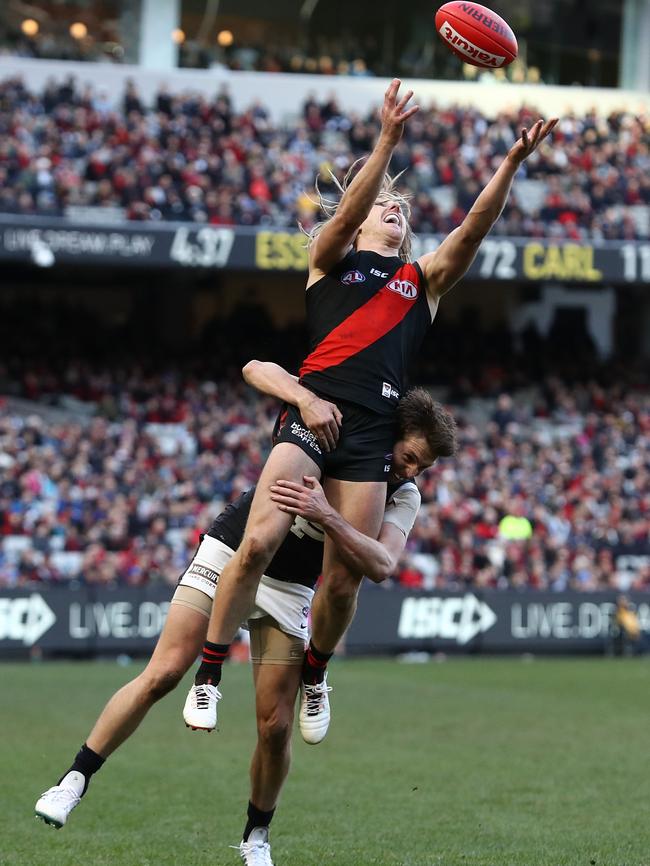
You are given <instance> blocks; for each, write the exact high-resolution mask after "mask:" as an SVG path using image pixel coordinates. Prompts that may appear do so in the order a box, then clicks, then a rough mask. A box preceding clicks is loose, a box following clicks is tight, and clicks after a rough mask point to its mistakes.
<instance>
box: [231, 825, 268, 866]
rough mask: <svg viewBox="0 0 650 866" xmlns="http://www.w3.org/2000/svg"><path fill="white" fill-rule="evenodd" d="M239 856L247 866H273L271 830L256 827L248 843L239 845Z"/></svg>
mask: <svg viewBox="0 0 650 866" xmlns="http://www.w3.org/2000/svg"><path fill="white" fill-rule="evenodd" d="M239 856H240V857H241V859H242V860H243V861H244V863H245V864H246V866H273V860H271V846H270V845H269V828H268V827H255V828H254V829H253V830H251V832H250V834H249V836H248V841H247V842H241V843H240V845H239Z"/></svg>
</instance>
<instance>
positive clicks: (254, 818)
mask: <svg viewBox="0 0 650 866" xmlns="http://www.w3.org/2000/svg"><path fill="white" fill-rule="evenodd" d="M274 812H275V809H271V811H270V812H262V810H261V809H258V808H257V806H255V805H254V804H253V803H251V802H250V801H249V803H248V813H247V814H248V821H247V822H246V826H245V827H244V835H243V837H242V838H243V840H244V842H248V837H249V836H250V834H251V831H252V830H254V829H255V828H256V827H268V826H269V824H270V823H271V818H272V817H273V813H274Z"/></svg>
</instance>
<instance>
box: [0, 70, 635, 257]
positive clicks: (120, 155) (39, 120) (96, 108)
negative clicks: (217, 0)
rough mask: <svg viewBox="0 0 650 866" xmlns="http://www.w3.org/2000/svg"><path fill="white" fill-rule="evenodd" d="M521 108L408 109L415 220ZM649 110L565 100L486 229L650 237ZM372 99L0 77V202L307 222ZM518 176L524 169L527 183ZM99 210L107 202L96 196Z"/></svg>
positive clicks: (362, 150)
mask: <svg viewBox="0 0 650 866" xmlns="http://www.w3.org/2000/svg"><path fill="white" fill-rule="evenodd" d="M534 119H535V113H534V111H533V110H532V109H531V108H528V107H523V108H520V109H518V110H512V111H504V112H503V113H501V114H500V115H499V116H498V117H495V118H492V117H486V116H484V115H483V114H482V113H481V112H480V111H479V110H478V109H476V108H461V107H458V106H456V107H453V106H450V107H445V108H437V107H436V106H428V107H427V108H426V110H423V111H422V112H421V113H420V114H419V115H418V116H416V117H415V118H413V120H412V121H411V122H410V123H409V124H408V127H407V129H406V131H405V135H404V138H403V141H402V142H401V143H400V144H399V145H398V147H397V148H396V151H395V156H394V160H393V163H392V169H393V170H394V171H395V172H398V171H402V170H405V169H406V170H407V171H406V172H405V174H404V177H403V184H404V187H405V188H406V189H407V190H408V191H409V192H410V193H411V194H412V210H413V214H412V220H411V221H412V225H413V227H414V229H415V230H416V231H418V232H424V233H430V232H432V233H447V232H449V231H450V230H451V229H452V228H454V227H455V226H457V225H458V224H459V223H460V222H461V221H462V219H463V218H464V216H465V214H466V213H467V212H468V210H469V208H470V207H471V206H472V203H473V202H474V200H475V198H476V196H477V194H478V193H479V191H480V189H481V188H482V187H483V186H484V185H485V183H486V182H487V180H488V179H489V178H490V177H491V175H492V173H493V171H494V169H495V166H496V164H497V163H498V161H499V160H500V159H501V158H502V157H503V156H504V155H505V154H506V153H507V151H508V149H509V148H510V146H511V145H512V144H513V142H514V141H515V140H516V138H517V137H518V136H519V134H520V129H521V127H522V126H524V125H527V124H530V123H531V122H532V121H533V120H534ZM649 123H650V119H649V118H648V117H646V116H642V115H634V114H631V113H627V112H624V111H621V112H615V113H612V114H611V115H610V116H609V117H607V118H604V117H600V116H599V115H597V114H596V112H592V113H588V114H586V115H585V116H581V117H577V116H573V115H568V116H565V117H563V118H562V120H561V122H560V124H559V125H558V127H557V129H556V131H555V133H554V136H553V141H552V143H549V144H547V145H545V146H544V147H542V148H541V149H540V151H539V152H538V153H536V154H534V155H533V156H532V157H531V159H530V160H529V161H528V162H527V163H526V165H525V167H524V168H522V173H521V178H520V180H521V181H522V182H519V183H517V184H516V186H515V190H514V193H513V195H512V197H511V200H510V203H509V204H508V206H507V208H506V210H505V212H504V215H503V216H502V218H501V219H500V221H499V223H498V224H497V226H496V229H495V232H496V233H501V234H507V235H510V236H532V237H558V238H570V239H575V240H579V239H582V238H589V239H590V240H594V239H595V240H598V239H621V238H623V239H639V238H643V237H647V236H648V206H649V205H650V171H649V170H648V169H649V168H650V140H649V134H648V129H649ZM378 129H379V126H378V119H377V114H376V111H375V110H374V109H373V110H370V111H369V112H368V114H367V115H365V116H361V115H357V114H346V113H345V112H344V111H343V110H342V109H341V108H340V107H339V105H338V104H337V101H336V99H335V98H334V97H332V98H330V99H329V100H327V101H326V102H324V103H321V102H319V101H317V100H316V99H315V98H312V97H308V98H307V99H306V101H305V103H304V105H303V106H302V108H301V111H300V112H299V113H298V114H297V116H295V117H294V118H292V119H290V120H288V121H287V122H286V123H283V124H280V125H275V124H274V123H273V122H272V120H271V118H270V115H269V113H268V111H267V109H266V108H265V106H264V104H263V103H262V102H256V103H255V104H253V105H251V106H249V107H248V108H247V109H246V110H245V111H242V112H241V113H238V112H236V111H235V110H234V108H233V105H232V100H231V98H230V96H229V94H228V92H227V91H225V90H221V91H220V92H218V93H217V94H216V95H215V96H214V98H212V99H207V98H205V97H203V96H201V95H199V94H196V93H176V94H174V93H171V92H169V91H168V90H165V89H161V90H160V91H159V92H158V94H157V96H156V98H155V100H154V104H153V105H146V104H145V103H144V102H143V100H142V98H141V97H140V94H139V92H138V88H137V84H136V83H135V82H133V81H131V82H130V83H129V84H128V86H127V88H126V90H125V92H124V93H123V94H121V95H117V94H112V93H109V92H108V91H107V90H97V91H94V90H93V89H92V88H90V87H87V86H84V87H81V86H80V85H79V84H78V82H76V81H75V80H74V78H68V79H66V80H65V81H63V82H56V81H54V80H52V81H50V82H49V83H48V84H47V86H46V87H45V88H44V90H43V91H42V92H41V93H35V92H31V91H30V90H28V89H27V87H26V86H25V84H24V83H23V82H22V81H21V80H20V79H19V78H11V79H6V80H4V81H2V82H0V212H4V213H11V214H20V215H30V214H45V215H47V214H49V215H56V216H60V215H66V214H67V213H69V209H70V208H71V207H73V206H83V207H88V206H90V207H96V208H104V209H113V210H117V211H119V213H120V214H121V215H124V216H125V217H126V218H128V219H130V220H182V221H193V222H199V223H211V224H215V225H240V224H241V225H258V224H264V225H280V226H282V225H285V226H286V225H289V226H295V225H296V223H297V222H300V223H301V224H302V225H303V226H304V227H305V228H309V227H310V226H311V225H313V223H314V222H315V221H316V220H317V219H318V218H319V208H318V205H317V203H316V201H315V197H314V194H313V192H314V187H313V183H314V178H315V177H316V176H317V175H318V174H320V177H321V183H320V185H321V189H322V191H323V193H324V194H328V193H332V192H335V191H336V190H335V187H334V186H333V184H332V183H331V182H330V178H329V172H330V171H332V172H333V173H334V174H335V175H336V176H337V177H339V178H340V177H342V176H343V175H344V174H345V172H346V171H347V169H348V168H349V166H350V165H351V164H352V163H353V162H354V160H355V159H357V158H358V157H360V156H363V155H365V154H366V153H367V152H368V151H369V149H370V148H371V146H372V143H373V141H374V139H375V137H376V135H377V133H378ZM523 181H526V183H523ZM106 212H108V211H106Z"/></svg>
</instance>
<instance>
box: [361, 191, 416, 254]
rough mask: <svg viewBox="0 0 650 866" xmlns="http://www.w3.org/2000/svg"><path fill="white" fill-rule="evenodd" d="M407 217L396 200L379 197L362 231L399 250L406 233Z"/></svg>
mask: <svg viewBox="0 0 650 866" xmlns="http://www.w3.org/2000/svg"><path fill="white" fill-rule="evenodd" d="M406 228H407V226H406V217H405V216H404V214H403V213H402V209H401V207H400V206H399V204H398V203H397V202H396V201H391V200H390V199H382V198H378V199H377V201H376V202H375V204H374V205H373V206H372V207H371V208H370V213H369V214H368V216H367V217H366V219H365V221H364V222H363V223H362V225H361V231H362V232H363V233H364V234H365V235H366V236H368V237H372V238H376V239H377V240H378V241H379V242H380V243H382V244H385V245H386V246H392V247H395V248H396V249H398V250H399V248H400V247H401V246H402V241H403V240H404V236H405V234H406Z"/></svg>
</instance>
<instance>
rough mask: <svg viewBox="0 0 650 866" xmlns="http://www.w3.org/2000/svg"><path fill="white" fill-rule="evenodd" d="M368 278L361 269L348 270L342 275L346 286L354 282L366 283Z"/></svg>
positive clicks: (342, 280)
mask: <svg viewBox="0 0 650 866" xmlns="http://www.w3.org/2000/svg"><path fill="white" fill-rule="evenodd" d="M365 281H366V278H365V276H364V275H363V274H362V273H361V271H347V272H346V273H345V274H343V276H342V277H341V282H342V283H343V285H344V286H351V285H352V284H353V283H365Z"/></svg>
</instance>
